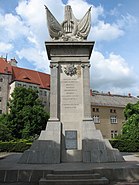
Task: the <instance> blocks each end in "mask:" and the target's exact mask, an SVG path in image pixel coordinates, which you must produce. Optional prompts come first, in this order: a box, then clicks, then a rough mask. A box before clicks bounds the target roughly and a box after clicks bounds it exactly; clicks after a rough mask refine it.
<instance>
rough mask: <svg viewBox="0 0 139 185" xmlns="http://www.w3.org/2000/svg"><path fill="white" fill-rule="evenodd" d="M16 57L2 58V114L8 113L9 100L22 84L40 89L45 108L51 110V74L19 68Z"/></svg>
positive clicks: (0, 74)
mask: <svg viewBox="0 0 139 185" xmlns="http://www.w3.org/2000/svg"><path fill="white" fill-rule="evenodd" d="M16 64H17V62H16V60H15V59H11V60H10V61H7V60H6V59H5V58H0V114H2V113H6V112H7V111H8V109H7V102H8V100H9V97H10V94H11V93H12V92H13V90H14V88H15V87H18V86H22V87H25V88H32V89H35V90H37V91H38V95H39V98H40V100H41V101H42V104H43V105H44V108H45V109H46V111H48V112H49V106H50V105H49V104H50V101H49V100H50V75H48V74H45V73H41V72H38V71H34V70H29V69H24V68H19V67H17V66H16Z"/></svg>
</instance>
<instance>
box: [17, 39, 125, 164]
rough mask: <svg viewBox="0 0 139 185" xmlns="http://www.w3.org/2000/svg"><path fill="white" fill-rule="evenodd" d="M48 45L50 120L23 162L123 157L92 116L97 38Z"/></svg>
mask: <svg viewBox="0 0 139 185" xmlns="http://www.w3.org/2000/svg"><path fill="white" fill-rule="evenodd" d="M45 46H46V50H47V54H48V58H49V60H51V62H50V69H51V85H50V89H51V92H50V120H49V121H48V123H47V127H46V130H45V131H42V132H41V135H40V137H39V140H38V141H35V143H33V145H32V147H31V148H30V150H28V151H26V152H25V153H24V154H23V156H22V158H21V160H20V162H21V163H60V162H113V161H122V160H123V158H122V157H121V155H120V153H119V151H118V150H115V149H113V148H112V147H111V145H110V143H109V142H108V141H105V140H104V139H103V137H102V135H101V132H100V131H99V130H96V128H95V125H94V122H93V120H92V118H91V106H90V62H89V59H90V56H91V52H92V49H93V46H94V42H87V41H82V42H79V41H78V42H60V41H59V42H56V41H55V42H45ZM29 156H31V157H29ZM39 158H41V159H39Z"/></svg>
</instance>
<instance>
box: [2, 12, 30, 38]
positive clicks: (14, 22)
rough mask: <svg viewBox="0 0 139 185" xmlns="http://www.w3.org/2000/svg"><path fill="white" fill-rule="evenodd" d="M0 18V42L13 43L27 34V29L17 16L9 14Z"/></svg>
mask: <svg viewBox="0 0 139 185" xmlns="http://www.w3.org/2000/svg"><path fill="white" fill-rule="evenodd" d="M0 17H1V21H0V30H1V40H2V39H5V40H6V41H7V40H12V41H14V40H15V39H18V38H19V37H20V36H26V35H27V34H28V32H29V30H28V27H26V26H25V25H24V22H22V21H21V19H20V17H19V16H17V15H13V14H11V13H10V14H5V15H3V16H2V15H1V16H0Z"/></svg>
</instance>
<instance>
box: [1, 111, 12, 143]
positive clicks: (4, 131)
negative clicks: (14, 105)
mask: <svg viewBox="0 0 139 185" xmlns="http://www.w3.org/2000/svg"><path fill="white" fill-rule="evenodd" d="M7 122H8V116H7V115H6V114H3V115H1V116H0V140H1V141H9V140H11V139H13V137H12V135H11V130H10V129H9V128H8V127H7Z"/></svg>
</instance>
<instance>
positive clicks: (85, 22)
mask: <svg viewBox="0 0 139 185" xmlns="http://www.w3.org/2000/svg"><path fill="white" fill-rule="evenodd" d="M45 8H46V13H47V24H48V30H49V34H50V37H51V38H52V39H53V40H61V41H78V40H79V41H80V40H86V39H87V36H88V34H89V31H90V28H91V7H90V8H89V10H88V11H87V13H86V14H85V15H84V17H83V18H82V19H81V20H78V19H76V18H75V16H74V15H73V13H72V9H71V6H69V5H67V6H65V20H64V21H63V22H62V23H61V24H60V23H59V22H58V21H57V20H56V18H55V17H54V16H53V14H52V13H51V12H50V10H49V9H48V8H47V7H46V6H45Z"/></svg>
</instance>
